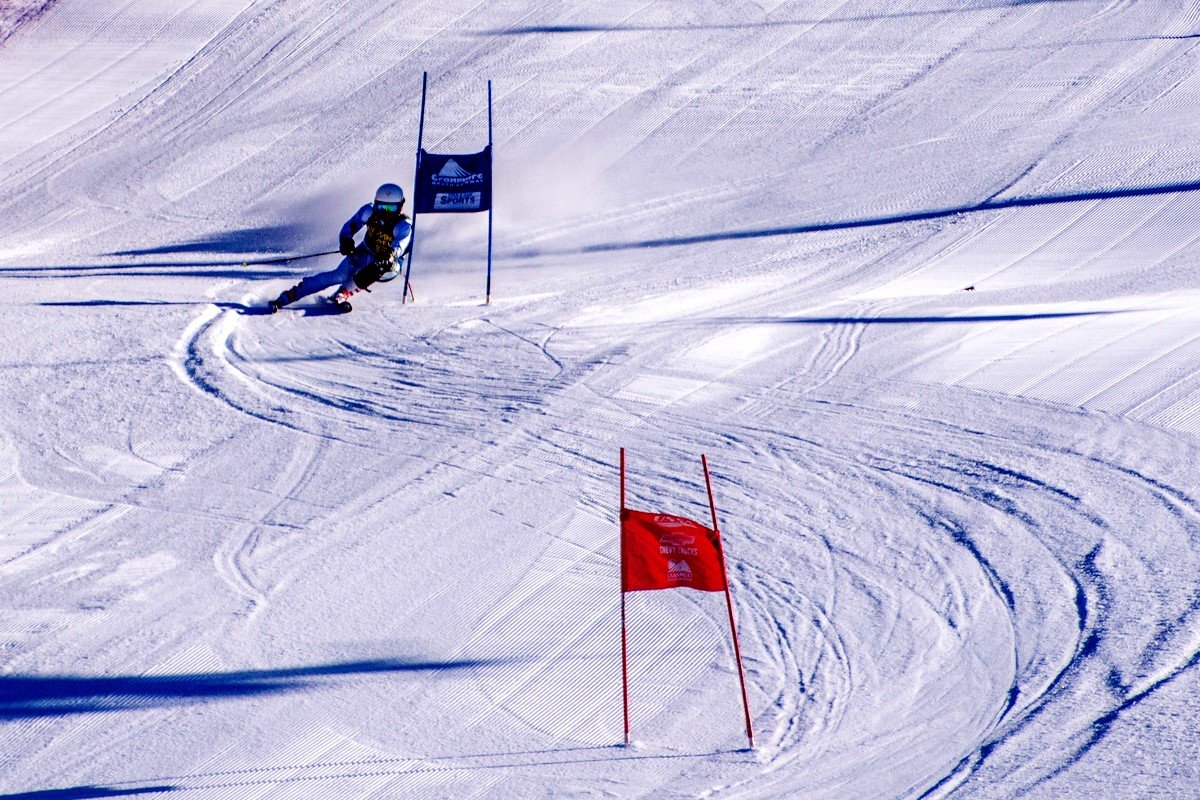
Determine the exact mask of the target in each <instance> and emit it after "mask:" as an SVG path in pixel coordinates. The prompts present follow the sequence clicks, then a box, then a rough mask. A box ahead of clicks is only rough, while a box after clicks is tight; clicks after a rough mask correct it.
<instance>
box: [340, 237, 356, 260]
mask: <svg viewBox="0 0 1200 800" xmlns="http://www.w3.org/2000/svg"><path fill="white" fill-rule="evenodd" d="M338 252H340V253H341V254H342V255H344V256H348V255H350V254H351V253H353V252H354V240H353V239H342V240H341V241H340V242H339V243H338Z"/></svg>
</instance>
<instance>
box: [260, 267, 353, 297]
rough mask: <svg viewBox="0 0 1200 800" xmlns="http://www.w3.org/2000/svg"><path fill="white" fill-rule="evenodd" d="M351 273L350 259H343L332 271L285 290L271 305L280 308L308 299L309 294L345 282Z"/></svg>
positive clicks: (318, 274)
mask: <svg viewBox="0 0 1200 800" xmlns="http://www.w3.org/2000/svg"><path fill="white" fill-rule="evenodd" d="M352 272H353V269H352V267H351V265H350V259H349V258H343V259H342V261H341V263H340V264H338V265H337V267H335V268H334V269H331V270H329V271H328V272H319V273H317V274H316V275H309V276H308V277H307V278H305V279H304V280H302V281H300V282H299V283H297V284H296V285H295V286H293V287H292V288H290V289H287V290H285V291H284V292H283V293H282V294H280V295H279V297H278V299H276V300H275V302H274V303H273V304H272V305H274V306H275V307H276V308H281V307H283V306H286V305H288V304H289V303H294V302H296V301H297V300H299V299H300V298H302V297H308V296H309V295H310V294H316V293H317V292H321V291H324V290H325V289H328V288H329V287H330V286H336V285H338V284H339V283H341V282H342V281H344V280H346V276H347V275H348V274H350V273H352Z"/></svg>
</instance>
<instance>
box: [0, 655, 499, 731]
mask: <svg viewBox="0 0 1200 800" xmlns="http://www.w3.org/2000/svg"><path fill="white" fill-rule="evenodd" d="M495 663H498V662H497V661H495V660H471V659H460V660H456V661H402V660H393V659H388V660H375V661H350V662H345V663H337V664H322V665H317V666H310V667H294V668H290V669H265V670H246V671H241V672H209V673H198V674H194V675H192V674H188V675H136V676H116V677H87V676H80V675H4V676H0V721H3V720H13V719H29V718H36V717H61V716H67V715H70V714H91V713H97V712H101V711H138V710H142V709H147V708H158V707H163V706H178V705H192V704H197V703H207V702H212V701H217V700H232V699H236V698H241V697H256V696H261V695H270V694H279V693H282V692H289V691H297V690H303V689H309V688H316V687H319V686H327V685H329V684H331V683H332V682H333V679H336V678H346V677H355V676H362V675H380V674H389V673H404V672H443V671H448V670H460V669H470V668H472V667H481V666H488V665H490V664H495Z"/></svg>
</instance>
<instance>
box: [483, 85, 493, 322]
mask: <svg viewBox="0 0 1200 800" xmlns="http://www.w3.org/2000/svg"><path fill="white" fill-rule="evenodd" d="M495 163H496V154H495V153H494V152H492V82H491V81H490V80H489V81H488V194H489V197H488V267H487V287H486V291H485V295H486V299H485V300H484V304H485V305H489V306H490V305H491V304H492V206H493V205H495V202H496V192H495V191H493V190H494V189H495V186H496V181H495V177H496V170H495V169H494V165H495Z"/></svg>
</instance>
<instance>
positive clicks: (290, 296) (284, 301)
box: [267, 286, 296, 314]
mask: <svg viewBox="0 0 1200 800" xmlns="http://www.w3.org/2000/svg"><path fill="white" fill-rule="evenodd" d="M294 302H296V288H295V287H294V286H293V287H292V288H291V289H288V290H286V291H285V292H283V293H282V294H280V295H279V297H276V298H275V299H274V300H272V301H270V302H269V303H267V309H268V310H269V311H270V313H272V314H274V313H275V312H276V311H278V310H279V309H281V308H283V307H284V306H286V305H288V304H289V303H294Z"/></svg>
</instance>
